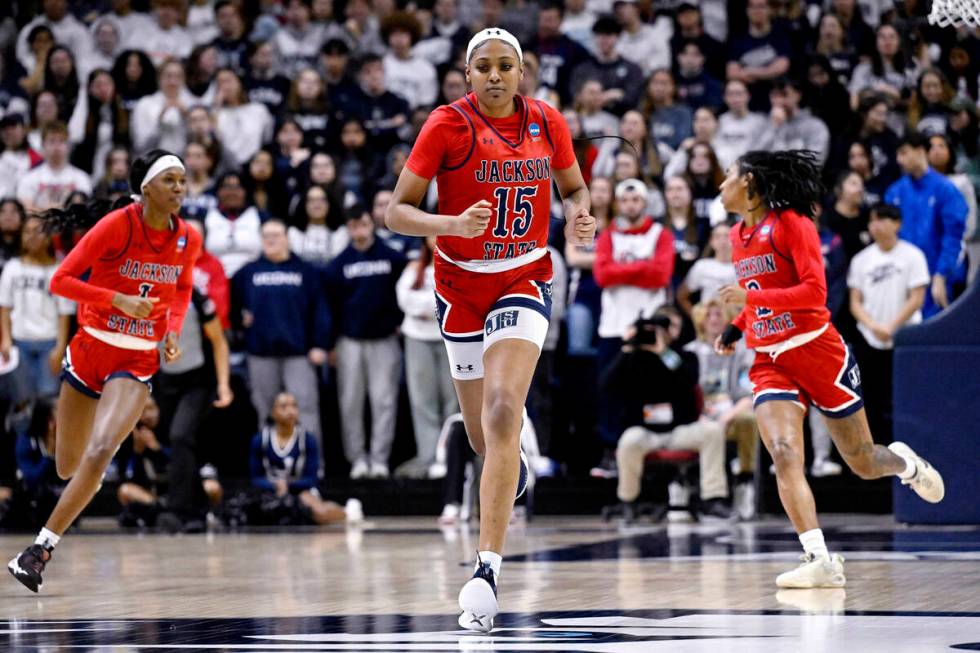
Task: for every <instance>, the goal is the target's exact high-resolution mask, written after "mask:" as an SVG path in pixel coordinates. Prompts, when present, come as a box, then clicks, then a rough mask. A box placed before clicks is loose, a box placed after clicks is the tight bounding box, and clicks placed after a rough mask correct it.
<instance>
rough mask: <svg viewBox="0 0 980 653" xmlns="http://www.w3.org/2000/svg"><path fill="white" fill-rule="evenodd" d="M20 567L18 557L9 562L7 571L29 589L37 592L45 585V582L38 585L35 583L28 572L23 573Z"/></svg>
mask: <svg viewBox="0 0 980 653" xmlns="http://www.w3.org/2000/svg"><path fill="white" fill-rule="evenodd" d="M20 568H21V567H20V565H18V564H17V560H16V559H15V560H11V561H10V562H8V563H7V571H9V572H10V575H11V576H13V577H14V578H16V579H17V582H18V583H20V584H21V585H23V586H24V587H26V588H27V589H29V590H31V591H32V592H34V593H35V594H37V593H38V590H40V589H41V587H43V585H44V583H38V584H37V585H35V584H34V582H33V581H32V580H31V577H30V576H27V575H26V574H23V573H22V572H21V571H19V570H20Z"/></svg>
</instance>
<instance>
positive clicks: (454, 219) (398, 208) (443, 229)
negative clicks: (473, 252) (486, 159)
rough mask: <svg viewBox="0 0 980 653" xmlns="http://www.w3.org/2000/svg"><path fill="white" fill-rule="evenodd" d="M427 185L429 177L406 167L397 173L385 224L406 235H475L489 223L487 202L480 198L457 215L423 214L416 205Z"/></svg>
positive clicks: (471, 236) (465, 236) (479, 233)
mask: <svg viewBox="0 0 980 653" xmlns="http://www.w3.org/2000/svg"><path fill="white" fill-rule="evenodd" d="M428 188H429V180H428V179H425V178H424V177H419V176H418V175H416V174H415V173H413V172H412V171H410V170H409V169H408V168H407V167H406V168H404V169H403V170H402V173H401V175H399V176H398V183H397V184H396V185H395V190H394V191H393V192H392V195H391V203H390V204H389V205H388V211H387V212H386V213H385V225H386V226H387V227H388V228H389V229H391V230H392V231H394V232H396V233H400V234H405V235H406V236H423V237H426V236H461V237H463V238H476V237H477V236H481V235H483V233H484V232H485V231H486V230H487V226H488V225H489V224H490V207H491V204H490V202H487V201H486V200H480V201H479V202H476V203H475V204H473V205H472V206H471V207H469V208H468V209H466V210H465V211H463V212H462V213H460V214H459V215H439V214H436V213H426V212H425V211H423V210H421V209H420V208H418V205H419V204H420V203H421V202H422V198H423V197H425V192H426V190H428Z"/></svg>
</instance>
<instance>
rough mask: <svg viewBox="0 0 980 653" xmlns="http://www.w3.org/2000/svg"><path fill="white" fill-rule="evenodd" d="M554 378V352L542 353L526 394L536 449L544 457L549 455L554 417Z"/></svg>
mask: <svg viewBox="0 0 980 653" xmlns="http://www.w3.org/2000/svg"><path fill="white" fill-rule="evenodd" d="M554 376H555V352H554V351H542V352H541V357H540V358H539V359H538V365H537V367H535V368H534V376H533V377H532V378H531V387H530V389H529V390H528V394H527V404H528V414H529V415H530V417H531V420H532V421H533V422H534V430H535V433H536V434H537V437H538V449H540V451H541V453H542V454H543V455H545V456H550V455H551V432H552V422H553V417H554V402H553V401H552V391H553V389H554V386H553V384H552V381H553V379H554Z"/></svg>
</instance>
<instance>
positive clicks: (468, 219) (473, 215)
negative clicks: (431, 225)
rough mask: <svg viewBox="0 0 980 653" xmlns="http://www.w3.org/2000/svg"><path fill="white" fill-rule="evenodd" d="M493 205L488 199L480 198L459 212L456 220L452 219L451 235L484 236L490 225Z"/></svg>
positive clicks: (464, 236) (465, 236)
mask: <svg viewBox="0 0 980 653" xmlns="http://www.w3.org/2000/svg"><path fill="white" fill-rule="evenodd" d="M492 206H493V204H491V203H490V202H488V201H486V200H480V201H479V202H477V203H476V204H474V205H473V206H471V207H470V208H468V209H466V210H465V211H463V212H462V213H460V214H459V218H457V219H456V220H450V222H449V224H450V229H451V233H449V234H448V235H450V236H461V237H463V238H476V237H478V236H482V235H483V234H484V232H486V230H487V227H488V226H489V225H490V215H491V212H490V208H491V207H492Z"/></svg>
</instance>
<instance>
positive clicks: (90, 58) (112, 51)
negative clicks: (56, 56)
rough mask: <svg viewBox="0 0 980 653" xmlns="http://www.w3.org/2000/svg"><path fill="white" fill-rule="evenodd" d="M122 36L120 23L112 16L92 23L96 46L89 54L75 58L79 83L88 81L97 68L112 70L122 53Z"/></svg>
mask: <svg viewBox="0 0 980 653" xmlns="http://www.w3.org/2000/svg"><path fill="white" fill-rule="evenodd" d="M122 36H123V32H122V30H121V28H120V27H119V23H118V22H116V20H115V19H113V18H112V17H111V16H103V17H101V18H99V19H98V20H97V21H95V22H94V23H92V37H93V40H94V46H93V47H92V49H91V50H89V51H88V53H86V54H80V55H76V56H75V63H76V65H77V66H78V79H79V81H81V80H85V79H88V76H89V75H90V74H91V73H92V71H93V70H95V69H96V68H104V69H106V70H112V66H113V65H114V64H115V63H116V57H117V56H118V55H119V53H120V52H121V51H122V42H123V39H122Z"/></svg>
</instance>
